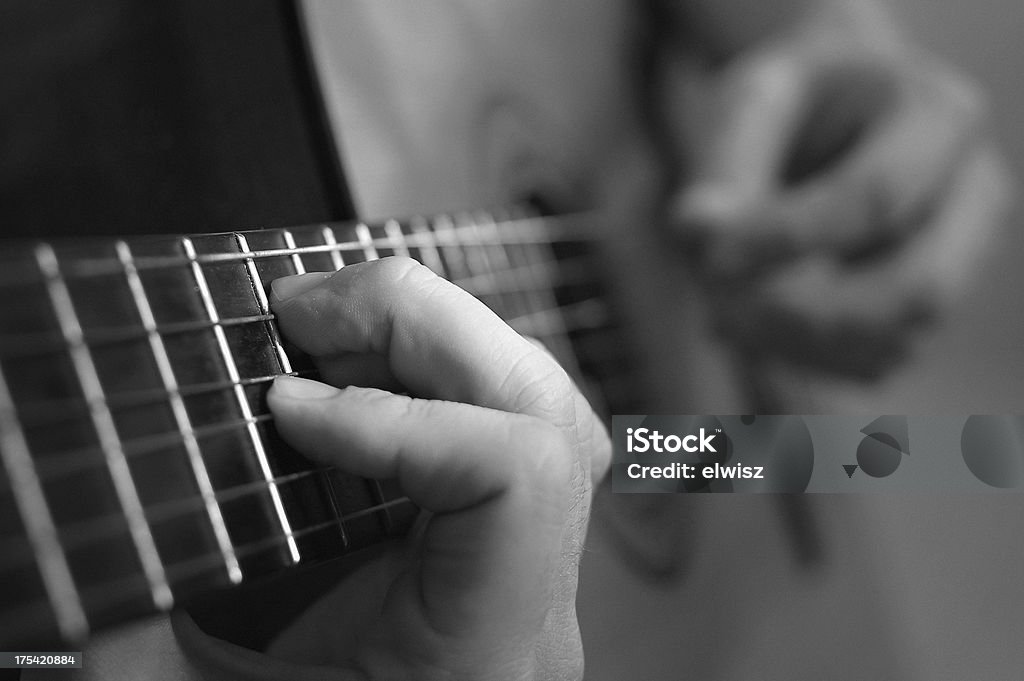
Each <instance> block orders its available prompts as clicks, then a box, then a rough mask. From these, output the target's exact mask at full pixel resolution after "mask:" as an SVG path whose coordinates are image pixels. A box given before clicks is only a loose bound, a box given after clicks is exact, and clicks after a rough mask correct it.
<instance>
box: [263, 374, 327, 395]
mask: <svg viewBox="0 0 1024 681" xmlns="http://www.w3.org/2000/svg"><path fill="white" fill-rule="evenodd" d="M271 389H272V390H273V391H274V395H275V397H284V398H287V399H292V400H323V399H326V398H328V397H333V396H334V395H337V394H338V389H337V388H335V387H333V386H329V385H327V384H326V383H320V382H319V381H311V380H309V379H306V378H297V377H295V376H278V377H277V380H276V381H274V385H273V387H272V388H271Z"/></svg>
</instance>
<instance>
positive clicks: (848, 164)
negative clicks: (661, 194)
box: [667, 0, 1010, 378]
mask: <svg viewBox="0 0 1024 681" xmlns="http://www.w3.org/2000/svg"><path fill="white" fill-rule="evenodd" d="M741 1H742V0H733V2H741ZM726 4H731V3H730V0H726ZM772 29H773V30H772V31H769V32H767V33H766V34H765V35H764V36H763V37H762V40H761V41H759V42H755V43H751V44H749V45H746V47H745V49H743V50H741V51H739V52H737V53H736V54H733V55H732V56H731V57H730V59H729V60H728V61H727V62H726V63H724V64H721V65H716V66H715V67H714V68H711V69H709V70H708V71H706V72H705V73H703V74H702V75H701V76H700V77H699V78H698V79H696V80H700V83H699V84H698V85H694V83H693V82H685V83H684V82H683V81H682V80H681V79H676V80H675V81H671V82H669V83H667V86H668V87H669V88H670V89H671V88H676V89H687V91H688V92H689V94H690V98H691V99H694V98H697V99H699V98H701V97H703V99H704V101H705V106H706V107H707V109H708V111H706V112H704V115H703V116H698V117H696V118H695V119H693V118H691V119H689V120H686V121H684V120H683V118H684V117H682V116H678V115H676V114H675V113H672V112H670V113H669V116H670V117H673V120H675V125H676V127H677V129H679V136H680V138H682V139H683V140H684V143H685V144H686V146H688V147H690V148H691V149H692V150H693V153H692V156H691V159H692V167H691V171H690V173H689V177H688V178H687V180H686V182H685V184H684V185H683V186H681V187H680V189H679V191H678V193H677V195H676V197H675V200H674V203H673V205H672V209H671V210H672V218H671V219H672V221H673V224H674V229H675V236H676V238H678V239H679V240H680V241H681V243H682V244H684V246H685V248H686V249H687V250H688V251H689V252H691V253H696V255H695V256H694V257H693V260H694V264H695V265H696V267H697V269H698V270H699V271H700V272H701V274H702V277H703V281H704V282H705V284H706V287H707V289H708V290H709V291H710V292H711V294H712V296H713V297H715V299H716V300H715V301H714V309H715V310H716V311H718V313H719V314H718V318H717V324H718V326H719V329H720V330H721V332H722V333H723V335H724V336H725V337H727V338H729V339H730V340H732V341H734V342H735V343H736V344H737V345H739V346H740V347H744V348H747V349H749V350H751V351H755V352H757V353H758V354H761V355H764V356H773V357H778V358H781V359H787V360H790V361H793V362H797V363H802V364H810V365H813V366H816V367H818V368H823V369H826V370H829V371H834V372H839V373H842V374H847V375H851V376H859V377H862V378H871V377H876V376H878V375H880V373H881V372H883V371H884V370H886V369H887V368H889V367H891V366H892V365H893V363H894V362H896V361H898V360H899V359H901V358H902V357H903V356H904V355H906V353H907V352H908V350H909V349H910V345H911V341H912V340H913V339H914V337H915V332H916V331H918V330H920V329H922V328H925V327H927V326H928V323H930V322H932V321H934V320H936V319H937V318H939V317H941V315H942V312H943V310H944V309H945V308H946V307H948V305H949V304H950V303H951V302H952V301H953V300H955V299H956V297H957V296H958V295H959V294H960V293H961V292H962V291H963V290H964V289H965V288H966V286H967V285H968V284H969V283H970V280H971V279H972V277H973V275H974V273H975V272H976V271H977V269H978V267H979V261H980V260H981V259H982V258H983V256H984V255H985V254H986V252H987V251H989V250H990V249H991V247H992V244H993V242H994V241H995V239H996V237H997V234H998V229H999V228H1000V227H1001V226H1002V225H1003V223H1004V219H1005V215H1006V211H1007V208H1008V204H1009V196H1010V190H1009V187H1010V183H1009V177H1008V173H1007V171H1006V169H1005V168H1004V166H1003V164H1002V162H1001V160H1000V158H999V157H998V155H997V154H996V153H995V152H994V151H993V148H992V146H991V144H990V142H989V140H988V135H987V127H986V123H985V121H986V106H985V99H984V97H983V95H982V94H981V93H980V92H979V91H978V90H977V88H976V87H975V86H974V85H973V84H972V83H971V82H970V81H969V80H968V79H967V78H965V77H964V76H962V75H961V74H959V73H957V72H956V71H955V70H953V69H952V68H951V67H949V66H948V65H946V64H945V63H943V62H942V61H941V60H939V59H938V58H936V57H935V56H933V55H931V54H928V53H926V52H924V51H922V50H920V49H918V48H916V47H915V46H913V45H912V44H910V43H909V42H907V41H906V40H905V39H904V38H903V37H901V36H900V35H899V33H898V31H897V30H896V29H895V28H894V26H893V24H892V22H891V20H890V19H889V18H888V16H887V15H886V14H885V13H884V12H882V11H881V10H880V9H879V7H878V6H875V5H873V4H871V3H863V2H858V3H854V2H848V1H845V0H842V1H839V0H824V1H822V2H818V3H809V6H808V9H807V11H806V12H805V13H804V15H803V16H802V18H801V20H799V21H796V22H794V23H793V24H792V25H790V26H789V27H787V28H785V29H779V28H778V27H777V26H773V27H772ZM671 58H674V59H678V60H682V59H686V58H687V57H685V56H684V55H683V54H682V53H680V54H677V55H676V56H675V57H671ZM677 71H679V72H681V71H682V70H681V69H679V70H677ZM693 73H694V70H693V69H690V70H689V71H687V72H686V74H687V75H686V77H687V78H691V81H693V80H695V79H693V78H692V77H691V76H692V75H693ZM693 90H696V91H693ZM694 120H697V121H698V123H697V124H696V125H694V124H693V121H694ZM683 128H685V129H683Z"/></svg>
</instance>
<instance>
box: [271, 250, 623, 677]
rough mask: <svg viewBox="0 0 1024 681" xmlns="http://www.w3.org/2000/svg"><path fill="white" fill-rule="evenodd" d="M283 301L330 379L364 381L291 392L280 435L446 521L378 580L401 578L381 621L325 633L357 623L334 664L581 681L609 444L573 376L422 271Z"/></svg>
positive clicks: (280, 402) (277, 394)
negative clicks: (584, 601) (582, 633)
mask: <svg viewBox="0 0 1024 681" xmlns="http://www.w3.org/2000/svg"><path fill="white" fill-rule="evenodd" d="M274 299H275V300H274V303H273V307H274V312H275V314H276V315H277V316H278V319H279V322H280V325H281V329H282V330H283V332H284V333H285V335H286V336H287V337H288V338H289V339H290V340H291V341H292V342H294V343H295V344H296V345H297V346H298V347H299V348H301V349H302V350H303V351H305V352H307V353H309V354H310V355H311V356H312V357H313V358H314V359H315V361H316V363H317V365H318V368H319V369H320V371H321V373H322V375H323V376H324V378H325V380H327V381H329V382H330V383H333V384H335V385H339V386H349V385H351V384H353V383H355V384H358V385H359V386H361V387H345V388H341V389H339V388H334V387H330V386H328V385H326V384H323V383H316V382H312V381H308V380H303V379H297V378H282V379H278V381H277V383H276V384H275V386H274V387H273V389H272V390H271V391H270V393H269V398H268V399H269V403H270V407H271V409H272V410H273V412H274V415H275V418H276V421H277V424H278V427H279V429H280V431H281V433H282V435H283V436H284V437H285V439H287V440H288V441H289V442H290V443H291V444H293V445H294V446H295V447H297V448H298V449H299V450H300V451H302V452H304V453H305V454H307V455H309V456H310V457H313V458H315V459H317V460H319V461H322V462H324V463H329V464H331V465H334V466H337V467H338V468H340V469H341V470H343V471H346V472H349V473H352V474H356V475H361V476H368V477H377V478H383V477H394V478H397V479H398V481H399V483H400V485H401V486H402V488H403V490H404V492H405V493H406V494H408V496H409V497H410V498H412V499H413V501H415V502H416V503H418V504H419V505H420V506H421V507H422V508H423V509H425V510H426V511H429V512H430V513H431V516H430V519H429V522H428V524H427V525H426V527H425V529H424V531H423V532H422V535H421V537H420V538H419V544H418V546H417V547H416V548H415V551H414V552H413V554H412V556H411V557H409V558H408V559H407V560H404V561H403V560H398V561H395V560H392V561H391V562H384V563H382V565H381V567H380V569H377V570H371V571H369V572H367V573H364V574H362V578H364V579H366V580H369V581H371V582H372V581H375V580H380V579H382V578H383V579H386V580H388V581H390V585H389V586H387V589H386V593H387V595H386V597H385V598H384V599H383V603H382V604H378V607H379V609H378V611H377V612H375V613H371V615H370V623H369V624H365V623H364V624H363V625H362V626H361V627H360V626H359V625H356V624H354V623H352V620H351V616H350V615H349V614H346V613H344V612H338V613H336V614H334V615H333V618H332V619H331V620H330V621H328V622H325V623H323V626H327V627H338V628H341V629H344V628H346V627H348V628H349V630H348V631H339V632H337V633H336V635H329V636H327V637H326V638H328V639H330V640H331V641H332V643H331V646H332V647H333V646H335V645H340V649H335V650H332V651H331V652H330V653H329V654H328V653H325V655H326V656H327V657H326V658H325V659H327V658H330V659H331V660H332V661H333V662H335V663H337V664H339V665H341V666H342V667H344V668H347V669H349V670H350V672H351V673H352V674H353V675H354V677H355V678H360V679H363V678H369V679H393V678H415V679H432V678H444V679H474V680H477V681H480V680H485V679H503V680H505V679H554V678H558V679H572V678H579V677H580V676H581V674H582V659H583V658H582V650H581V647H580V637H579V629H578V625H577V623H576V615H575V594H576V584H577V570H578V563H579V558H580V551H581V548H582V544H583V539H584V534H585V530H586V525H587V517H588V513H589V508H590V496H591V482H592V480H594V479H596V478H598V477H600V476H601V475H603V473H604V471H605V469H606V468H607V465H608V459H609V454H610V449H609V443H608V438H607V434H606V433H605V430H604V428H603V426H602V425H601V423H600V422H599V421H598V420H597V418H596V417H595V416H594V414H593V412H592V411H591V408H590V406H589V405H588V404H587V402H586V400H585V399H584V398H583V397H582V396H581V395H580V393H579V391H578V390H577V389H576V388H575V386H574V385H573V384H572V382H571V381H570V380H569V378H568V377H567V375H566V374H565V372H564V371H563V370H562V369H561V368H560V367H559V366H558V365H557V364H556V363H555V361H554V360H553V359H552V358H551V357H550V356H549V355H548V354H547V353H545V352H544V351H542V350H540V349H538V348H537V347H536V346H535V345H534V344H532V343H531V342H529V341H528V340H526V339H524V338H523V337H521V336H519V335H517V334H516V333H515V332H513V331H512V330H511V329H510V328H509V327H508V326H506V325H505V324H504V323H503V322H502V321H501V320H500V319H498V318H497V317H496V316H495V315H494V314H493V313H492V312H491V311H490V310H488V309H487V308H486V307H485V306H484V305H483V304H482V303H480V302H479V301H477V300H476V299H474V298H473V297H472V296H470V295H469V294H467V293H465V292H463V291H462V290H460V289H458V288H457V287H455V286H454V285H452V284H450V283H448V282H446V281H444V280H442V279H440V278H439V277H437V276H435V275H434V274H433V273H431V272H430V271H429V270H428V269H427V268H425V267H423V266H422V265H419V264H417V263H415V262H414V261H412V260H409V259H407V258H388V259H385V260H382V261H379V262H371V263H362V264H357V265H351V266H348V267H346V268H344V269H342V270H341V271H340V272H338V273H336V274H332V275H327V274H306V275H298V276H295V277H289V278H286V279H283V280H278V281H277V282H275V283H274ZM367 367H371V368H370V369H367ZM376 386H385V387H387V388H392V389H400V390H402V391H408V393H409V394H410V395H411V396H406V395H402V394H396V393H395V392H390V391H389V390H382V389H380V388H378V387H376ZM359 578H360V575H356V576H354V579H355V580H356V581H358V579H359ZM343 587H344V588H345V589H346V590H347V591H348V592H352V591H356V590H359V589H360V588H373V587H367V586H365V585H363V586H361V585H359V584H358V583H354V582H353V580H352V579H350V580H347V582H346V584H344V585H343ZM320 612H321V613H323V612H326V613H327V614H328V616H329V617H330V616H331V615H330V611H329V609H326V610H325V608H322V607H321V608H320ZM353 628H358V629H359V630H357V631H352V630H351V629H353ZM338 641H342V642H343V643H341V644H338V643H337V642H338ZM359 674H362V676H360V675H359Z"/></svg>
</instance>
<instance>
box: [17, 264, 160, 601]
mask: <svg viewBox="0 0 1024 681" xmlns="http://www.w3.org/2000/svg"><path fill="white" fill-rule="evenodd" d="M36 259H37V261H38V264H39V269H40V272H42V274H43V275H44V277H45V278H46V284H47V290H48V292H49V295H50V302H51V303H52V305H53V309H54V312H55V313H56V315H57V321H58V324H59V325H60V327H61V331H62V332H63V333H64V338H65V340H66V341H67V344H68V347H69V352H70V354H71V362H72V364H73V365H74V367H75V372H76V373H77V374H78V379H79V382H80V384H81V386H82V391H83V392H84V393H85V395H86V397H87V398H90V401H91V402H92V404H91V405H90V406H91V409H90V412H91V416H92V421H93V425H94V427H95V428H96V433H97V435H98V436H99V439H100V443H101V444H102V446H103V452H104V456H105V457H106V462H107V466H108V467H109V470H110V475H111V479H112V481H113V483H114V490H115V492H116V493H117V498H118V501H119V502H120V503H121V508H122V509H124V512H125V516H126V517H127V519H128V528H129V532H130V533H131V536H132V541H133V542H134V543H135V548H136V550H137V552H138V554H139V562H140V563H141V564H142V569H143V572H144V573H145V575H146V580H147V581H148V582H149V586H150V591H151V595H152V598H153V602H154V604H155V605H156V606H157V608H160V609H167V608H170V606H171V604H172V603H173V602H174V597H173V596H172V595H171V589H170V586H169V585H168V583H167V574H166V573H165V572H164V567H163V564H162V563H161V561H160V555H159V554H158V553H157V550H156V543H155V542H154V540H153V534H152V532H151V531H150V528H149V525H148V524H147V523H146V518H145V515H144V514H143V512H142V502H141V500H140V499H139V492H138V490H137V489H136V488H135V482H134V481H133V480H132V476H131V471H130V470H129V469H128V460H127V459H126V458H125V455H124V451H123V449H122V448H121V441H120V437H119V436H118V434H117V428H116V427H115V426H114V418H113V416H112V415H111V413H110V410H109V409H108V408H107V407H106V405H105V404H103V403H101V402H99V401H98V400H96V399H95V398H102V397H103V386H102V384H101V383H100V378H99V375H98V374H97V373H96V366H95V365H94V364H93V361H92V356H91V355H90V353H89V348H88V347H87V346H86V345H85V343H84V342H83V339H82V328H81V326H80V324H79V322H78V317H77V315H76V314H75V308H74V304H73V303H72V302H71V294H70V293H69V292H68V289H67V285H66V284H65V283H64V279H63V278H62V277H61V274H60V267H59V265H58V263H57V256H56V254H55V253H54V251H53V248H52V247H50V246H49V245H46V244H44V245H41V246H39V247H38V248H37V250H36Z"/></svg>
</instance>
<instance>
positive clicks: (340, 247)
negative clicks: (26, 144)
mask: <svg viewBox="0 0 1024 681" xmlns="http://www.w3.org/2000/svg"><path fill="white" fill-rule="evenodd" d="M455 215H456V216H462V215H470V216H472V217H471V219H473V220H492V221H494V222H495V223H496V224H497V226H498V229H497V232H496V237H495V238H496V241H494V242H490V243H483V242H480V241H479V240H478V237H474V236H473V235H474V230H473V229H472V225H470V224H468V223H467V224H462V225H460V226H458V227H456V228H455V229H454V233H453V236H454V238H455V239H457V240H458V243H457V244H454V245H458V246H487V245H515V244H524V243H526V244H529V243H543V244H550V243H560V242H596V241H598V237H597V236H596V234H595V231H598V230H590V229H586V228H581V226H580V225H581V224H586V223H587V221H588V220H589V221H593V220H595V219H596V218H595V217H594V216H593V215H591V214H587V213H581V214H575V215H568V216H558V217H539V216H522V217H507V218H505V217H495V216H494V215H493V214H492V213H487V212H482V213H473V214H455ZM460 219H462V218H460ZM416 221H422V222H423V223H426V224H428V225H434V224H436V223H438V222H441V223H445V222H449V221H450V222H453V223H454V222H455V219H454V218H453V217H451V216H448V215H438V216H434V217H432V218H420V217H416V218H411V219H409V220H406V221H402V222H401V223H400V224H406V225H409V224H412V223H414V222H416ZM389 222H397V221H394V220H388V221H385V222H380V223H376V222H375V223H366V222H358V223H351V222H346V223H318V224H314V225H303V226H298V227H291V228H287V229H283V228H282V229H269V230H262V231H261V230H256V231H240V232H225V233H220V234H202V235H197V236H195V237H194V239H195V240H198V241H200V242H201V241H202V240H203V239H211V238H228V237H231V236H232V235H234V234H242V235H246V236H254V238H266V237H267V236H280V235H282V233H283V232H285V231H287V232H292V233H293V234H294V233H301V231H302V230H306V229H309V230H321V229H323V228H325V227H327V228H330V229H332V230H352V231H356V230H358V229H359V228H363V229H366V230H373V231H377V232H381V231H385V230H386V224H387V223H389ZM402 238H403V239H404V243H405V246H406V247H408V248H423V247H437V246H438V245H439V244H438V243H437V241H436V239H435V237H434V233H433V230H429V229H428V230H426V231H419V230H411V229H410V231H409V232H402ZM153 240H154V241H159V240H166V242H167V243H177V241H179V240H180V237H154V238H153ZM139 242H142V240H133V241H132V243H133V245H134V244H135V243H139ZM395 243H396V242H395V239H394V235H393V234H387V233H386V231H385V234H384V235H383V236H376V237H372V238H371V239H370V240H369V241H368V242H367V241H366V240H360V239H358V238H357V239H355V240H352V241H336V242H335V243H333V244H331V243H322V244H311V245H304V246H296V247H295V248H268V249H255V250H253V251H251V252H249V253H244V252H237V251H232V252H228V253H224V252H219V253H203V252H200V253H197V254H196V262H199V263H200V264H201V265H218V264H232V263H244V262H246V261H250V260H263V259H267V258H276V257H280V256H303V255H315V254H328V255H329V254H331V253H334V252H338V253H364V254H365V252H366V249H367V246H372V247H374V248H381V249H384V250H391V249H393V248H394V246H395ZM70 256H71V257H70V258H69V259H68V260H67V262H65V263H63V264H62V267H64V268H65V271H64V276H65V278H66V279H69V280H70V279H83V278H91V277H102V276H109V275H119V274H121V272H122V270H121V267H120V263H119V262H118V261H117V259H116V257H115V256H114V255H112V254H111V255H109V256H101V257H90V256H75V254H74V253H71V254H70ZM5 260H9V262H5V263H4V267H3V268H0V287H4V286H18V285H23V284H25V283H26V281H29V282H31V281H38V279H39V277H38V272H35V271H34V270H31V271H30V270H29V269H28V268H27V267H26V268H24V269H22V270H21V271H19V270H18V268H17V265H18V261H17V260H15V259H13V258H5ZM191 262H192V261H191V260H190V259H189V258H187V257H185V256H183V255H181V254H174V255H137V256H136V257H135V265H136V268H137V269H138V270H139V271H140V272H141V271H150V270H166V269H176V268H180V267H187V266H188V265H190V264H191Z"/></svg>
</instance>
